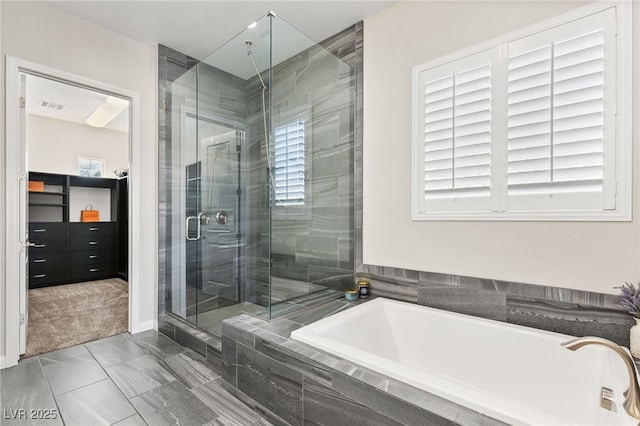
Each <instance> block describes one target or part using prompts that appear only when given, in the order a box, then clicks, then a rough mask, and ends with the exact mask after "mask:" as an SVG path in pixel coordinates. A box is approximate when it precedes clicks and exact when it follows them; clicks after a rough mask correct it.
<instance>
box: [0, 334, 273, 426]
mask: <svg viewBox="0 0 640 426" xmlns="http://www.w3.org/2000/svg"><path fill="white" fill-rule="evenodd" d="M220 380H222V379H221V377H220V374H219V373H218V372H217V371H214V370H213V369H212V368H211V366H210V364H206V363H205V362H204V358H202V357H201V356H200V355H198V354H196V353H195V352H193V351H191V350H189V349H185V348H184V347H182V346H180V345H178V344H176V343H175V342H173V341H171V340H170V339H168V338H167V337H165V336H163V335H161V334H159V333H157V332H155V331H147V332H144V333H140V334H136V335H130V334H128V333H125V334H121V335H117V336H113V337H108V338H106V339H102V340H98V341H96V342H91V343H87V344H84V345H78V346H73V347H70V348H67V349H62V350H59V351H55V352H50V353H47V354H44V355H40V356H37V357H33V358H28V359H26V360H23V361H21V362H20V363H19V364H18V365H17V366H15V367H11V368H9V369H5V370H0V394H1V401H2V404H0V406H1V407H2V413H0V415H1V416H2V417H0V424H2V425H7V426H9V425H31V424H38V425H63V424H64V425H82V426H86V425H91V426H94V425H119V426H123V425H147V424H148V425H159V424H182V425H206V424H210V425H218V424H220V425H243V426H244V425H268V424H270V423H269V422H268V421H266V420H265V419H264V418H262V417H261V416H260V415H258V414H257V413H255V412H254V411H252V410H251V409H250V408H249V407H247V406H246V405H244V404H242V403H241V402H240V401H239V400H237V399H235V398H234V397H233V396H231V395H230V394H229V393H228V392H226V391H225V390H223V389H222V387H221V386H220ZM42 417H48V418H49V419H47V420H44V419H42Z"/></svg>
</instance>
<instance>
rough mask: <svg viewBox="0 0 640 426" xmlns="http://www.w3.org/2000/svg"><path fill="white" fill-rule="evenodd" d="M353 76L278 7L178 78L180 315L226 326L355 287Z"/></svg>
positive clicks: (171, 256) (174, 249)
mask: <svg viewBox="0 0 640 426" xmlns="http://www.w3.org/2000/svg"><path fill="white" fill-rule="evenodd" d="M355 84H356V83H355V72H354V70H353V69H352V67H350V66H349V65H347V64H346V63H345V62H343V61H342V60H340V59H339V58H338V57H337V56H335V55H334V54H332V53H331V52H329V51H328V50H326V49H325V48H323V47H322V46H321V45H319V44H317V43H315V42H313V41H312V40H311V39H309V38H308V37H306V36H305V35H304V34H302V33H301V32H300V31H298V30H296V29H295V28H294V27H292V26H291V25H289V24H288V23H287V22H286V21H284V20H283V19H282V18H281V17H277V16H275V14H274V13H272V12H270V13H269V14H267V15H265V16H264V17H262V18H261V19H259V20H258V21H256V22H254V23H252V24H251V25H249V26H248V27H247V28H246V29H245V30H244V31H242V32H241V33H240V34H238V35H237V36H236V37H234V38H233V39H232V40H230V41H229V42H227V43H226V44H225V45H223V46H222V47H221V48H219V49H218V50H216V51H215V52H214V53H213V54H211V55H210V56H209V57H207V58H205V59H204V60H202V61H200V62H199V63H197V64H196V65H195V66H193V67H192V68H191V69H189V70H188V71H186V72H185V73H184V74H183V75H182V76H181V77H180V78H178V79H177V80H175V81H174V82H173V83H172V84H171V86H170V88H169V92H170V96H171V122H172V126H171V141H172V143H171V152H170V155H169V168H168V173H169V176H168V178H167V182H168V183H167V185H166V188H163V189H161V190H163V191H166V194H165V195H166V197H167V199H168V200H170V202H169V206H170V207H169V211H170V213H169V214H168V215H167V234H168V235H169V237H170V238H169V241H170V244H168V245H167V247H166V250H167V263H168V264H170V268H168V273H167V274H168V278H169V279H168V284H167V289H168V291H167V292H166V296H165V297H166V300H165V304H166V308H167V309H166V310H167V312H168V313H169V314H171V315H173V316H175V317H178V318H180V319H182V320H184V321H187V322H189V323H190V324H192V325H194V326H196V327H198V328H200V329H202V330H204V331H206V332H208V333H209V334H211V335H214V336H218V337H219V336H220V334H221V332H220V329H221V322H222V320H223V319H225V318H229V317H232V316H235V315H239V314H240V313H248V314H252V315H258V316H261V317H263V318H267V319H270V318H272V317H273V316H276V315H279V314H282V313H287V312H291V311H293V310H296V309H299V308H301V307H303V306H306V305H309V304H312V303H318V302H321V301H323V300H326V299H334V298H336V297H338V296H339V295H340V294H341V292H342V290H344V288H345V287H349V286H352V285H353V279H354V278H353V275H354V249H353V244H354V232H353V230H354V167H353V164H354V141H355V139H354V121H355V90H356V87H355Z"/></svg>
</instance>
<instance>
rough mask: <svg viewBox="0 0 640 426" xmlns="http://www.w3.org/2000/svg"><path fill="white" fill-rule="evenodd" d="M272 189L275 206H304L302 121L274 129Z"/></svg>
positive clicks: (303, 133) (303, 132) (303, 136)
mask: <svg viewBox="0 0 640 426" xmlns="http://www.w3.org/2000/svg"><path fill="white" fill-rule="evenodd" d="M274 133H275V134H274V151H275V153H274V164H273V168H274V173H273V174H274V177H273V179H274V188H275V190H274V191H275V201H276V205H277V206H300V205H304V177H305V148H304V138H305V130H304V121H301V120H297V121H295V122H292V123H289V124H287V125H284V126H279V127H276V128H275V132H274Z"/></svg>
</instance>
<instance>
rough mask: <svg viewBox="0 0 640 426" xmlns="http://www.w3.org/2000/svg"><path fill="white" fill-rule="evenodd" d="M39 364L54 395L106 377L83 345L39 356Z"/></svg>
mask: <svg viewBox="0 0 640 426" xmlns="http://www.w3.org/2000/svg"><path fill="white" fill-rule="evenodd" d="M40 362H41V363H42V367H43V370H44V374H45V376H46V377H47V381H48V382H49V386H51V391H52V392H53V394H54V395H59V394H62V393H65V392H69V391H71V390H74V389H78V388H80V387H82V386H86V385H89V384H91V383H95V382H98V381H100V380H104V379H106V378H107V377H108V376H107V374H106V373H105V372H104V370H103V369H102V367H101V366H100V364H99V363H98V362H97V361H96V360H95V358H94V357H93V356H92V355H91V353H90V352H89V351H88V350H87V348H86V347H85V346H84V345H79V346H72V347H70V348H66V349H61V350H58V351H55V352H50V353H48V354H45V355H40Z"/></svg>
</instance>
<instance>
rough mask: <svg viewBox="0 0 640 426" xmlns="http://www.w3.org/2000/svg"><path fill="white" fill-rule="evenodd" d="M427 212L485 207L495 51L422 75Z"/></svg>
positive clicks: (488, 191) (480, 209)
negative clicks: (492, 61) (492, 68)
mask: <svg viewBox="0 0 640 426" xmlns="http://www.w3.org/2000/svg"><path fill="white" fill-rule="evenodd" d="M420 88H421V89H420V96H421V98H422V101H421V111H422V114H421V117H422V123H423V128H422V140H421V152H422V153H423V155H424V159H423V164H422V167H423V171H424V181H423V188H424V200H423V202H422V208H423V209H424V211H459V210H470V209H471V210H477V211H486V210H489V206H490V202H489V201H490V187H491V52H490V51H486V52H482V53H479V54H475V55H472V56H469V57H466V58H463V59H460V60H457V61H455V62H453V63H448V64H445V65H442V66H440V67H436V68H432V69H429V70H426V71H424V72H423V73H421V76H420Z"/></svg>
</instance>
